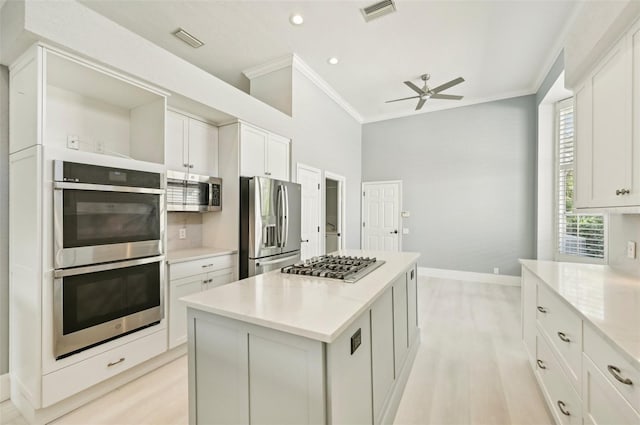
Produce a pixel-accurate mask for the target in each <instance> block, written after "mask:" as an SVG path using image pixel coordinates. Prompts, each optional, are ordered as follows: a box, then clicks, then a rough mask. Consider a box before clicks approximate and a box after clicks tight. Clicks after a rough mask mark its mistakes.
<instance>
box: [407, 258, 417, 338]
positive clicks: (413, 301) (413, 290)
mask: <svg viewBox="0 0 640 425" xmlns="http://www.w3.org/2000/svg"><path fill="white" fill-rule="evenodd" d="M406 275H407V336H408V338H409V345H411V344H412V343H413V341H414V340H415V339H416V337H417V336H418V269H417V266H414V267H412V268H411V269H409V270H408V271H407V273H406Z"/></svg>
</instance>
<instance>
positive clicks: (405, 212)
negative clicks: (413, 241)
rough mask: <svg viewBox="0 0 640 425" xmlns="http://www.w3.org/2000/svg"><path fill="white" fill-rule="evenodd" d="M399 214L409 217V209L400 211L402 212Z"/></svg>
mask: <svg viewBox="0 0 640 425" xmlns="http://www.w3.org/2000/svg"><path fill="white" fill-rule="evenodd" d="M400 216H401V217H402V218H409V217H411V212H410V211H402V212H401V213H400Z"/></svg>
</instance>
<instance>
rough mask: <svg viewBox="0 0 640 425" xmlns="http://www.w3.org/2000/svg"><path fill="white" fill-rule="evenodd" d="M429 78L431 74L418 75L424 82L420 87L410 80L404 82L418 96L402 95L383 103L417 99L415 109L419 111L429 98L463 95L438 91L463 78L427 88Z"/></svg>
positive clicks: (458, 97) (462, 80) (455, 97)
mask: <svg viewBox="0 0 640 425" xmlns="http://www.w3.org/2000/svg"><path fill="white" fill-rule="evenodd" d="M429 78H431V75H429V74H422V75H421V76H420V79H421V80H422V81H423V82H424V85H423V87H422V88H420V87H418V86H416V85H415V84H414V83H412V82H411V81H405V82H404V83H405V85H407V86H408V87H409V88H410V89H411V90H413V91H415V92H416V93H418V96H410V97H403V98H400V99H393V100H387V101H386V102H385V103H391V102H399V101H401V100H409V99H419V100H418V104H417V105H416V111H419V110H420V109H422V107H423V106H424V104H425V102H426V101H427V100H429V99H442V100H460V99H462V98H463V96H457V95H452V94H440V92H441V91H444V90H446V89H448V88H451V87H453V86H456V85H458V84H460V83H462V82H464V78H462V77H458V78H456V79H453V80H451V81H449V82H448V83H444V84H441V85H439V86H438V87H436V88H433V89H432V88H429V86H428V85H427V81H428V80H429Z"/></svg>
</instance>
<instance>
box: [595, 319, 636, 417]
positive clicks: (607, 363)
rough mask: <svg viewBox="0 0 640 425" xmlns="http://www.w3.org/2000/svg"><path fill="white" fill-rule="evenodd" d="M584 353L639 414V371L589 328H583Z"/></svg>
mask: <svg viewBox="0 0 640 425" xmlns="http://www.w3.org/2000/svg"><path fill="white" fill-rule="evenodd" d="M584 353H585V355H586V356H588V357H589V358H590V359H591V360H592V361H593V363H594V364H595V365H596V367H597V368H598V369H599V370H600V371H601V372H602V374H603V375H604V376H605V377H606V379H607V380H608V381H609V382H610V383H611V385H613V386H614V387H615V388H616V389H617V390H618V391H619V392H620V394H621V395H622V397H624V398H625V399H626V400H627V401H628V402H629V403H630V404H631V406H633V408H634V409H636V410H637V411H638V412H640V371H639V370H638V369H636V368H635V367H634V366H633V365H632V364H631V363H630V362H629V361H627V359H626V358H624V357H623V356H622V355H621V354H620V353H619V352H618V351H617V350H616V349H615V348H614V347H613V346H611V344H610V343H609V342H607V341H606V340H605V339H603V338H602V337H601V336H600V335H599V334H598V333H597V332H596V331H595V330H594V329H593V328H592V327H591V326H585V327H584ZM616 375H617V376H618V377H619V378H620V380H618V379H616ZM621 381H624V382H621Z"/></svg>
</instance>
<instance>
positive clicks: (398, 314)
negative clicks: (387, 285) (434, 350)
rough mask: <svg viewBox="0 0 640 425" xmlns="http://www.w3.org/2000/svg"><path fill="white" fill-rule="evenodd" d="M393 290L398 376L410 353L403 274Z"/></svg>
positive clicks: (394, 342)
mask: <svg viewBox="0 0 640 425" xmlns="http://www.w3.org/2000/svg"><path fill="white" fill-rule="evenodd" d="M392 290H393V346H394V350H395V367H396V376H397V375H398V374H399V373H400V370H402V366H403V365H404V361H405V359H406V358H407V353H408V352H409V338H408V328H407V325H408V320H407V279H406V277H405V275H404V274H402V275H401V276H400V277H399V278H398V279H396V281H395V282H393V286H392Z"/></svg>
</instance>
